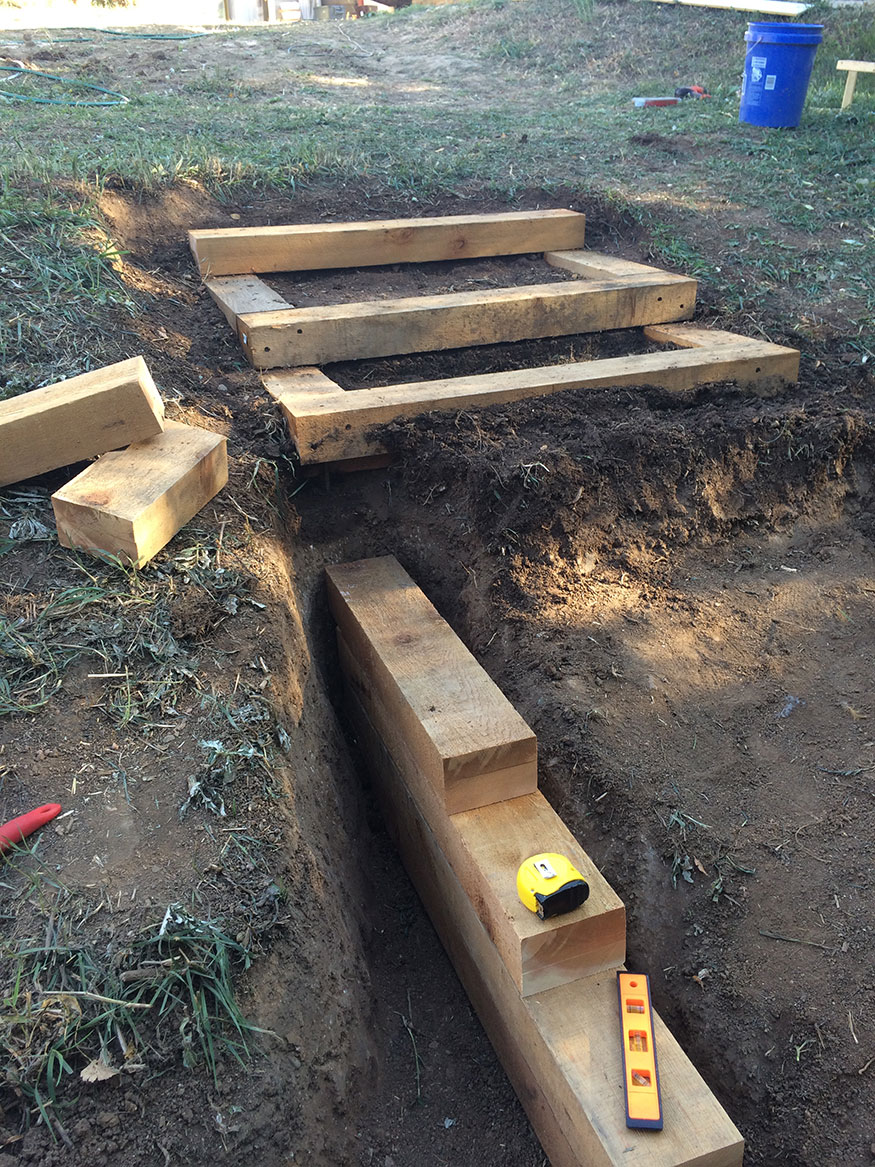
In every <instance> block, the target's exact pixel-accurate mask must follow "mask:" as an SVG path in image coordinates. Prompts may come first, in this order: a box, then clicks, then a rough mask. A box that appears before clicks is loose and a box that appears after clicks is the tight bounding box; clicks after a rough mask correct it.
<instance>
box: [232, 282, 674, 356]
mask: <svg viewBox="0 0 875 1167" xmlns="http://www.w3.org/2000/svg"><path fill="white" fill-rule="evenodd" d="M695 304H696V281H695V280H691V279H686V278H680V279H679V278H678V277H676V276H666V275H665V274H664V273H662V272H658V271H648V272H646V273H644V274H642V275H625V276H614V277H611V278H607V279H599V280H594V279H585V280H581V281H565V282H560V283H555V282H554V283H545V284H531V285H528V286H525V287H514V288H486V289H481V290H478V291H474V292H444V293H440V294H437V295H430V296H408V297H403V298H401V299H396V300H372V301H359V302H356V303H351V304H329V305H325V306H320V307H315V308H280V309H277V310H275V311H267V312H251V313H245V314H242V315H240V316H238V317H237V332H238V335H239V338H240V343H241V344H242V346H243V349H244V352H245V353H246V355H247V357H248V358H249V360H250V361H251V363H252V364H253V365H254V366H255V367H256V368H262V369H269V368H279V367H288V366H298V365H321V364H326V363H328V362H332V361H344V360H363V359H366V358H372V357H386V356H394V355H397V354H403V353H413V352H438V351H442V350H444V349H449V348H465V347H469V346H471V345H485V344H499V343H505V342H509V341H518V340H531V339H534V338H539V337H552V336H570V335H576V334H578V333H585V332H603V331H608V330H611V329H618V328H634V327H637V326H639V325H645V324H661V323H665V322H669V321H674V320H686V319H689V318H690V317H691V316H692V314H693V311H694V309H695Z"/></svg>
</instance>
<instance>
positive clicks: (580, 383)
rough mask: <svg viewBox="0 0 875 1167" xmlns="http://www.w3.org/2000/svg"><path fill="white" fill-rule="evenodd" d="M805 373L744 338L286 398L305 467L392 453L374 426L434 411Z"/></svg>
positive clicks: (756, 386)
mask: <svg viewBox="0 0 875 1167" xmlns="http://www.w3.org/2000/svg"><path fill="white" fill-rule="evenodd" d="M798 374H799V353H798V352H797V351H796V350H795V349H790V348H782V347H781V346H780V345H776V344H768V343H766V342H765V341H756V340H747V339H745V338H742V337H739V338H738V341H737V343H736V344H734V345H732V344H721V343H719V342H718V343H717V344H715V345H714V346H713V347H709V348H689V349H686V350H684V351H680V352H676V351H673V352H659V353H647V354H645V355H643V356H635V357H613V358H611V359H609V360H601V361H582V362H577V363H574V364H569V365H553V366H549V367H546V368H538V369H521V370H513V371H511V372H505V373H493V374H489V375H486V376H472V377H454V378H450V379H447V380H443V381H419V382H413V383H410V384H406V385H389V386H386V388H384V389H363V390H359V391H357V392H343V391H340V392H338V393H335V394H334V395H333V396H332V395H329V394H327V393H326V394H325V395H324V396H322V397H320V398H319V399H318V400H317V399H312V398H308V397H306V396H305V395H303V394H287V395H285V396H282V397H281V398H280V404H281V406H282V409H283V413H284V414H285V416H286V419H287V421H288V424H289V428H290V431H291V433H292V436H293V438H294V440H295V443H296V445H297V447H298V451H299V453H300V456H301V461H302V462H304V463H315V462H325V461H331V460H335V459H339V458H358V457H364V456H366V455H369V454H379V453H382V452H384V451H385V446H384V445H383V444H382V443H381V441H380V437H379V434H375V433H374V432H373V431H374V427H377V426H380V425H384V424H385V423H387V422H390V421H396V420H398V419H399V418H411V417H416V416H417V415H419V414H422V413H429V412H430V411H431V410H462V409H473V408H476V407H478V406H484V405H496V404H504V403H506V402H509V401H519V400H522V399H523V398H529V397H540V396H544V395H546V394H549V393H558V392H561V391H563V390H568V389H584V388H590V389H593V388H598V387H600V386H608V385H634V386H653V387H656V388H662V389H668V390H670V391H673V392H677V391H681V390H687V389H692V388H695V387H696V386H697V385H706V384H708V383H713V382H715V381H735V382H736V383H737V384H738V385H740V386H742V387H743V388H745V389H747V390H749V391H750V392H752V393H757V394H761V395H765V394H767V393H770V392H775V391H777V390H778V389H779V388H781V387H783V386H786V385H789V384H792V383H793V382H794V381H795V380H796V378H797V376H798Z"/></svg>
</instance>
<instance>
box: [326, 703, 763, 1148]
mask: <svg viewBox="0 0 875 1167" xmlns="http://www.w3.org/2000/svg"><path fill="white" fill-rule="evenodd" d="M347 708H348V710H349V713H350V717H351V721H352V723H353V725H354V727H355V730H356V732H357V734H358V739H359V743H360V745H361V747H362V749H363V750H364V753H365V756H366V757H367V759H368V761H369V764H370V769H371V772H372V774H373V778H374V786H375V789H376V792H377V795H378V797H379V799H380V802H381V805H382V808H383V813H384V815H385V817H386V821H387V823H388V825H389V828H390V833H391V834H392V836H393V838H394V839H395V842H396V845H397V846H398V849H399V851H400V852H401V856H402V859H403V860H404V863H405V866H406V867H407V870H408V872H409V873H410V877H411V879H412V880H413V883H414V885H415V886H416V889H417V891H418V892H419V895H420V898H421V899H422V901H423V903H424V904H425V907H426V909H427V911H428V913H429V915H430V916H431V919H432V922H433V923H434V926H435V928H436V929H437V932H438V935H439V936H440V938H441V940H442V942H443V944H444V947H445V948H446V950H447V952H448V953H449V955H450V957H451V959H452V961H453V963H454V965H455V967H456V971H457V972H458V974H459V977H460V979H461V981H462V984H463V985H464V987H465V989H466V991H467V993H468V996H469V997H470V999H471V1002H472V1004H473V1005H474V1008H475V1009H476V1010H477V1013H478V1015H479V1017H480V1020H481V1022H482V1023H483V1026H484V1028H485V1030H486V1032H487V1034H488V1035H489V1038H490V1040H491V1041H492V1044H493V1046H494V1047H495V1051H496V1053H497V1054H498V1057H499V1059H500V1060H501V1062H502V1064H503V1066H504V1068H505V1071H506V1072H507V1075H508V1077H509V1078H510V1080H511V1083H512V1084H513V1086H514V1089H515V1090H516V1092H517V1095H518V1097H519V1099H520V1102H521V1103H522V1105H523V1107H524V1108H525V1110H526V1113H527V1114H528V1116H529V1119H530V1121H531V1123H532V1126H533V1127H534V1129H535V1132H536V1134H537V1135H538V1138H539V1139H540V1140H541V1144H542V1146H543V1148H544V1151H545V1153H546V1154H547V1155H548V1157H549V1158H550V1162H551V1163H552V1165H553V1167H740V1165H741V1163H742V1156H743V1151H744V1143H743V1140H742V1138H741V1135H740V1134H739V1132H738V1131H737V1130H736V1128H735V1126H734V1125H733V1124H732V1122H731V1121H730V1119H729V1118H728V1116H727V1115H726V1113H725V1111H724V1110H723V1109H722V1108H721V1106H720V1105H719V1103H718V1102H717V1101H716V1099H715V1098H714V1096H713V1094H712V1093H711V1091H710V1090H709V1089H708V1087H707V1085H706V1084H705V1082H704V1081H703V1080H702V1078H701V1077H700V1075H699V1074H698V1073H697V1071H696V1069H695V1068H694V1067H693V1065H692V1064H691V1063H690V1061H689V1059H688V1058H687V1057H686V1055H685V1054H684V1052H683V1051H682V1050H681V1048H680V1047H679V1045H678V1044H677V1042H676V1041H675V1040H674V1038H673V1037H672V1035H671V1034H670V1032H669V1031H668V1029H667V1028H666V1027H665V1025H664V1024H663V1023H662V1021H661V1019H660V1018H659V1017H658V1016H655V1017H654V1022H655V1036H656V1046H657V1050H658V1055H659V1070H660V1082H661V1087H662V1100H663V1108H664V1116H665V1129H664V1130H663V1131H661V1132H660V1133H658V1134H654V1132H652V1131H635V1130H628V1129H627V1127H626V1125H625V1109H624V1101H623V1085H622V1083H623V1072H622V1066H621V1061H620V1046H619V1040H618V1029H619V1025H618V1018H617V989H616V976H615V975H614V974H610V973H608V974H603V975H600V976H596V977H590V978H587V979H586V980H581V981H575V982H574V983H572V984H567V985H561V986H559V987H558V988H555V989H550V990H549V991H547V992H544V993H539V994H537V995H536V996H533V997H521V996H520V994H519V992H518V990H517V986H516V985H515V984H514V982H513V979H512V978H511V976H510V974H509V972H508V970H507V968H506V967H505V965H504V962H503V961H502V959H501V957H500V955H499V954H498V951H497V949H496V948H495V946H494V945H493V944H492V942H491V940H490V939H489V936H488V934H487V932H486V930H485V929H484V927H483V925H482V924H481V922H480V920H479V919H478V917H477V914H476V912H475V910H474V908H473V906H472V904H471V901H470V899H469V898H468V896H467V895H466V894H465V891H464V890H463V888H462V886H461V884H460V883H459V881H458V879H457V878H456V877H455V875H454V873H453V871H452V869H451V867H450V865H449V863H448V862H447V860H446V858H445V856H444V854H443V852H442V850H441V848H440V845H439V844H438V842H437V840H436V838H435V836H434V834H433V833H432V831H431V830H430V829H429V827H428V825H427V823H426V822H425V821H424V819H423V817H422V815H421V814H420V813H419V811H418V808H417V806H416V803H415V801H414V800H413V798H412V797H411V795H410V793H409V791H408V789H407V787H406V785H405V783H404V781H403V779H402V778H401V776H400V775H399V773H398V770H397V768H396V767H395V766H394V764H393V762H392V759H391V757H390V756H389V754H388V753H387V752H386V750H385V749H384V748H383V745H382V742H381V740H380V737H379V734H378V733H377V732H376V731H375V730H374V728H373V726H372V725H371V724H370V722H369V720H368V718H367V716H366V714H365V713H364V711H363V710H362V707H361V705H359V704H358V702H357V701H356V700H355V699H354V698H351V699H350V700H349V702H348V705H347Z"/></svg>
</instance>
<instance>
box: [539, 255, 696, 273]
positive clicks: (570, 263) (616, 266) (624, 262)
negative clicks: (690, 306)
mask: <svg viewBox="0 0 875 1167" xmlns="http://www.w3.org/2000/svg"><path fill="white" fill-rule="evenodd" d="M544 259H545V260H546V262H547V263H548V264H549V265H550V267H558V268H561V269H562V270H563V271H570V272H572V273H573V274H574V275H578V276H583V277H584V278H585V279H588V280H613V279H617V278H618V277H623V276H647V275H659V276H662V278H663V279H664V280H666V281H671V280H675V281H684V280H689V276H682V275H678V274H677V273H675V272H667V271H662V270H661V269H660V268H658V267H650V266H649V265H648V264H646V263H634V262H633V261H632V260H631V259H622V258H621V257H620V256H618V255H605V254H604V253H603V252H600V251H583V250H582V249H579V248H578V249H576V250H574V251H547V252H545V253H544Z"/></svg>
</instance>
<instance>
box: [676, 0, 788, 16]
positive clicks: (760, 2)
mask: <svg viewBox="0 0 875 1167" xmlns="http://www.w3.org/2000/svg"><path fill="white" fill-rule="evenodd" d="M657 3H659V4H685V5H689V6H691V7H693V8H730V9H732V11H733V12H765V13H766V14H767V15H769V16H799V15H801V13H803V12H805V11H806V10H807V9H808V8H810V7H811V5H810V4H802V3H800V2H798V0H749V2H748V0H657Z"/></svg>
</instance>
